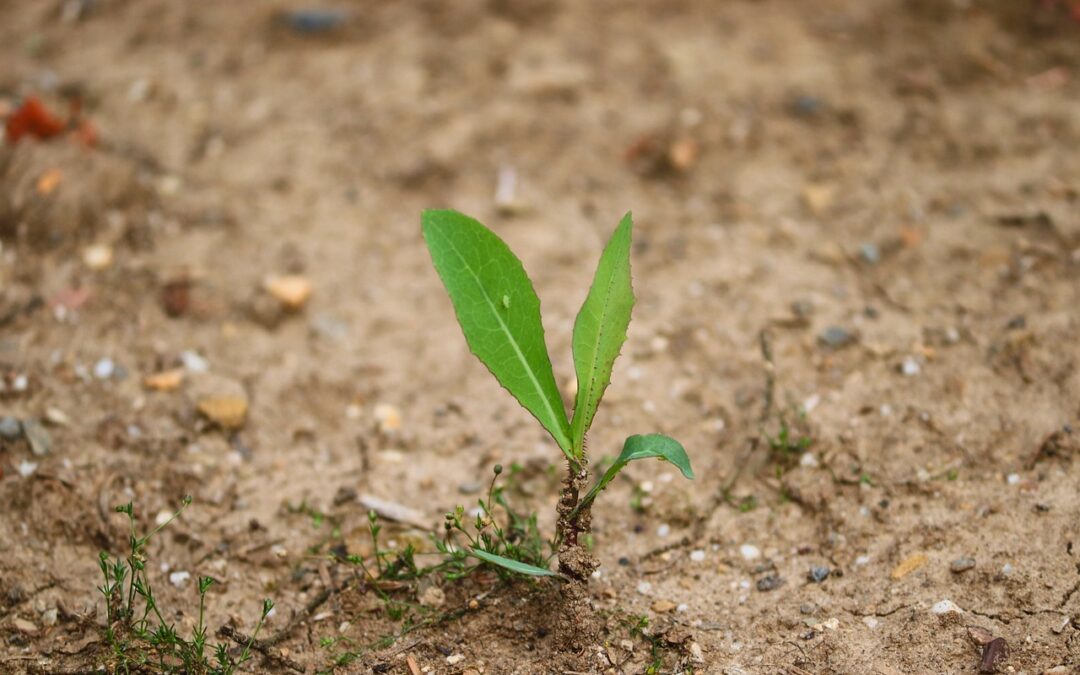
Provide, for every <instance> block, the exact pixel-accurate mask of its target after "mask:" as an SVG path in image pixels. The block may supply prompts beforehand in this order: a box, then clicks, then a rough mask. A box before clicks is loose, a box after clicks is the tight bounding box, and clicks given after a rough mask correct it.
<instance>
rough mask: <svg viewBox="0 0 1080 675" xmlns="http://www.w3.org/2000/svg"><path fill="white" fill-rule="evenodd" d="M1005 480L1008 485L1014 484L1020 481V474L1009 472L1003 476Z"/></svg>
mask: <svg viewBox="0 0 1080 675" xmlns="http://www.w3.org/2000/svg"><path fill="white" fill-rule="evenodd" d="M1005 481H1006V482H1007V483H1008V484H1009V485H1016V484H1017V483H1019V482H1020V474H1018V473H1010V474H1009V475H1008V476H1006V477H1005Z"/></svg>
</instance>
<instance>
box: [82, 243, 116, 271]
mask: <svg viewBox="0 0 1080 675" xmlns="http://www.w3.org/2000/svg"><path fill="white" fill-rule="evenodd" d="M112 262H113V251H112V247H110V246H106V245H105V244H95V245H94V246H88V247H86V248H85V249H84V250H83V264H84V265H86V266H87V267H89V268H90V269H92V270H94V271H95V272H100V271H101V270H104V269H107V268H108V267H109V266H111V265H112Z"/></svg>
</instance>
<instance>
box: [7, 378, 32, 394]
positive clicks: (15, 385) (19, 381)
mask: <svg viewBox="0 0 1080 675" xmlns="http://www.w3.org/2000/svg"><path fill="white" fill-rule="evenodd" d="M28 386H30V380H29V379H27V377H26V375H21V374H20V375H16V376H15V379H14V380H12V382H11V389H12V391H19V392H22V391H26V388H27V387H28Z"/></svg>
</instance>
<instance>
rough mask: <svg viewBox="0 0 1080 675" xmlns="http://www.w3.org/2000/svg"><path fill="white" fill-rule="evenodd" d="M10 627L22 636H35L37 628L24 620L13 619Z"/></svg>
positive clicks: (32, 623) (31, 622)
mask: <svg viewBox="0 0 1080 675" xmlns="http://www.w3.org/2000/svg"><path fill="white" fill-rule="evenodd" d="M11 625H12V626H14V627H15V630H17V631H19V632H20V633H22V634H23V635H37V632H38V627H37V626H36V625H35V624H34V622H33V621H27V620H26V619H15V620H13V621H12V622H11Z"/></svg>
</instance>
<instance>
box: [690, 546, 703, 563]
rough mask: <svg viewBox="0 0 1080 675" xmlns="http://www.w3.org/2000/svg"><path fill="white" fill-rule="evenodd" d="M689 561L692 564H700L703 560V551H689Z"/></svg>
mask: <svg viewBox="0 0 1080 675" xmlns="http://www.w3.org/2000/svg"><path fill="white" fill-rule="evenodd" d="M690 559H691V560H693V561H694V562H701V561H703V560H705V551H702V550H701V549H698V550H696V551H690Z"/></svg>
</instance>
